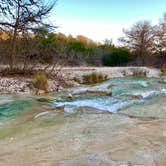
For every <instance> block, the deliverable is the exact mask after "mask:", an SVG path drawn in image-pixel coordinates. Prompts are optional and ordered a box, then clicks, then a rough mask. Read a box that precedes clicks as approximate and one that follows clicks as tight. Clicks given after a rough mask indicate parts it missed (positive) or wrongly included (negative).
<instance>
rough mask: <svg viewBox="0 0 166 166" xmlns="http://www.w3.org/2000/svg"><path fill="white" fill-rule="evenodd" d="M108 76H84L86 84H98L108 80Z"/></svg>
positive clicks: (99, 74)
mask: <svg viewBox="0 0 166 166" xmlns="http://www.w3.org/2000/svg"><path fill="white" fill-rule="evenodd" d="M107 78H108V76H107V75H105V74H102V73H96V72H93V73H90V74H85V75H83V83H84V84H96V83H100V82H103V81H105V80H107Z"/></svg>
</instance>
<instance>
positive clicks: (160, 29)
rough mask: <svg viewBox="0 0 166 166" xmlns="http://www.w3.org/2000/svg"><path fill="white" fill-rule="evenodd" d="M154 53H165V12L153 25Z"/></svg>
mask: <svg viewBox="0 0 166 166" xmlns="http://www.w3.org/2000/svg"><path fill="white" fill-rule="evenodd" d="M155 46H156V47H155V49H156V54H159V55H166V13H165V14H164V17H163V19H162V20H161V22H160V24H159V25H158V26H156V27H155Z"/></svg>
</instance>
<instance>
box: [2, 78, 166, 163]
mask: <svg viewBox="0 0 166 166" xmlns="http://www.w3.org/2000/svg"><path fill="white" fill-rule="evenodd" d="M87 88H88V89H91V90H94V91H95V90H96V91H97V90H100V91H101V90H104V91H107V92H108V91H111V92H112V96H111V95H97V93H96V95H94V94H93V96H92V95H89V96H88V95H84V93H79V92H82V91H84V90H86V89H87ZM76 92H77V95H75V96H74V97H71V95H73V94H75V93H76ZM47 98H48V100H46V99H47ZM139 165H140V166H143V165H144V166H166V84H164V83H161V82H160V79H157V78H115V79H111V80H109V81H106V82H104V83H102V84H99V85H95V86H82V87H77V88H72V89H68V90H66V91H64V92H60V93H54V94H50V95H48V96H45V97H42V98H39V97H37V96H26V95H0V166H139Z"/></svg>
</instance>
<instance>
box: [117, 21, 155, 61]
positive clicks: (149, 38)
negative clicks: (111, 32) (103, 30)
mask: <svg viewBox="0 0 166 166" xmlns="http://www.w3.org/2000/svg"><path fill="white" fill-rule="evenodd" d="M124 34H125V37H123V38H120V39H119V40H120V42H122V43H123V45H124V46H125V47H127V48H128V49H129V50H130V51H132V52H134V53H135V54H136V55H137V57H138V58H139V60H141V61H142V62H143V63H144V62H145V61H144V58H145V57H146V56H147V55H151V54H152V53H153V49H154V47H153V46H154V37H155V34H154V27H153V26H151V24H150V23H149V22H148V21H142V22H137V23H136V24H135V25H134V26H133V27H131V29H130V30H124Z"/></svg>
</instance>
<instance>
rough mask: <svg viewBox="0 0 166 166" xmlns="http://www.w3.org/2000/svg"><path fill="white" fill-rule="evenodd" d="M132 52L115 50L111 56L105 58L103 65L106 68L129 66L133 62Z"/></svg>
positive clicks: (122, 49)
mask: <svg viewBox="0 0 166 166" xmlns="http://www.w3.org/2000/svg"><path fill="white" fill-rule="evenodd" d="M131 58H132V56H131V54H130V52H129V51H128V50H126V49H124V48H114V49H113V51H112V53H111V54H106V55H104V56H103V59H102V61H103V64H104V65H105V66H121V65H125V64H127V63H128V62H129V61H130V60H131Z"/></svg>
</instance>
